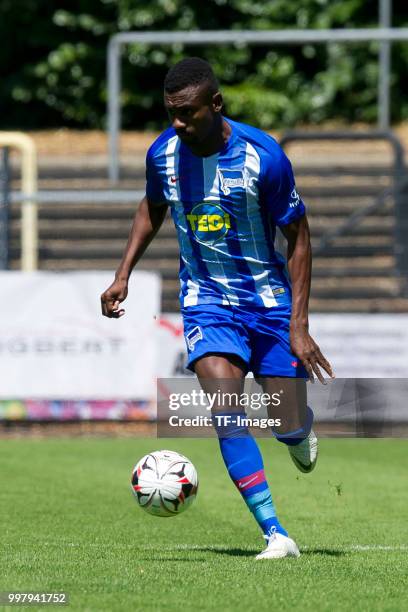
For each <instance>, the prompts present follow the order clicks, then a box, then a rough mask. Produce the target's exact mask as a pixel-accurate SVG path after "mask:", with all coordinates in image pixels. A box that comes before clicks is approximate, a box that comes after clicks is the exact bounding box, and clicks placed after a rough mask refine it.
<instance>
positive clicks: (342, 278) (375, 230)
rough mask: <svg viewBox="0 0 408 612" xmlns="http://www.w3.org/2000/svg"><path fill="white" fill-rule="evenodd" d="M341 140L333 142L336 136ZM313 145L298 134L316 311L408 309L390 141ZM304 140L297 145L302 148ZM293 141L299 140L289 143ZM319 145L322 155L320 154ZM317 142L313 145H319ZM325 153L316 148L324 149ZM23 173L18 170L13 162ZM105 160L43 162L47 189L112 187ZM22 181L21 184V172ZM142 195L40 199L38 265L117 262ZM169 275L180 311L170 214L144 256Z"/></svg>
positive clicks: (138, 181) (167, 296) (13, 256)
mask: <svg viewBox="0 0 408 612" xmlns="http://www.w3.org/2000/svg"><path fill="white" fill-rule="evenodd" d="M332 145H333V143H332ZM332 145H331V144H330V143H326V144H325V145H324V146H321V145H320V146H319V147H318V148H316V147H317V145H316V143H314V145H313V146H314V147H315V148H314V149H313V146H312V145H310V146H312V149H310V150H308V149H307V147H308V146H309V145H308V144H307V143H300V144H299V143H297V144H296V143H295V146H294V149H293V155H292V152H291V150H289V155H290V157H291V158H292V160H293V161H294V167H295V172H296V177H297V185H298V190H299V192H300V193H301V195H302V197H303V199H304V201H305V202H306V204H307V206H308V214H309V220H310V225H311V231H312V246H313V249H314V251H315V257H314V269H313V282H312V298H311V308H312V310H313V311H315V312H406V311H407V310H408V299H407V297H404V292H403V285H402V282H401V278H400V277H399V276H398V273H397V270H396V258H395V240H394V238H395V214H394V212H395V201H394V197H393V195H392V193H391V192H392V185H393V180H394V171H395V169H394V167H393V163H392V156H391V155H390V154H389V151H387V150H386V148H384V147H383V148H381V146H376V145H374V144H373V143H365V144H358V143H357V144H352V146H350V143H348V144H347V145H344V144H343V145H341V146H338V147H336V146H332ZM296 146H297V147H298V149H299V150H298V151H296ZM289 148H290V147H289ZM313 150H314V152H315V153H314V154H313ZM311 151H312V153H311ZM316 152H317V153H316ZM14 174H16V172H15V171H14ZM123 174H124V180H123V183H122V184H121V188H132V189H143V187H144V169H143V167H142V166H139V167H138V168H131V167H127V168H125V169H124V173H123ZM102 177H103V171H102V169H101V168H100V169H98V168H96V169H95V168H92V167H88V168H87V167H85V166H83V167H82V168H81V170H80V172H78V170H77V169H76V170H75V169H73V168H70V167H69V166H68V167H65V168H64V167H62V166H61V165H59V166H53V165H52V163H48V165H47V166H42V167H41V168H40V185H39V188H40V189H47V188H52V189H55V188H56V186H58V188H59V189H69V188H70V189H72V188H75V189H89V188H90V187H92V188H101V187H102V186H105V187H106V183H105V184H104V183H103V178H102ZM13 185H14V187H15V188H17V185H18V183H17V179H16V178H14V181H13ZM382 195H384V197H383V198H382V200H383V201H382V202H381V203H379V205H378V206H377V207H376V209H375V210H374V211H373V212H371V214H368V215H366V216H364V215H362V216H361V218H360V219H359V220H358V222H356V223H355V224H354V225H353V227H352V228H347V230H346V231H345V232H343V233H341V235H339V236H338V237H336V238H334V239H333V240H331V241H330V242H329V243H328V244H326V245H325V246H324V245H323V244H322V242H321V240H322V238H323V237H324V236H325V235H327V232H333V230H335V229H336V228H340V227H341V226H342V224H344V223H345V222H346V221H347V219H348V218H350V215H351V214H353V213H354V214H355V213H356V211H359V210H361V211H362V210H364V209H365V208H366V207H367V206H370V205H372V204H373V203H374V202H375V201H376V199H378V198H379V196H380V197H381V196H382ZM134 208H135V203H134V202H129V203H128V204H115V205H106V204H98V203H93V204H85V203H84V204H81V203H78V204H59V203H57V202H56V203H55V204H40V205H39V245H40V251H39V267H40V269H42V270H78V269H93V270H96V269H99V270H100V269H108V270H109V269H112V270H113V269H115V267H116V266H117V263H118V261H119V259H120V256H121V253H122V250H123V247H124V244H125V241H126V238H127V234H128V231H129V228H130V222H131V219H132V215H133V213H134ZM19 218H20V212H19V206H18V205H16V204H14V205H13V206H12V211H11V227H10V267H11V269H18V268H19V257H20V246H19V242H20V239H19V230H20V221H19ZM140 268H141V269H147V270H155V271H157V272H159V273H160V274H161V275H162V278H163V293H162V310H163V311H164V312H173V311H177V310H178V299H177V295H178V288H179V281H178V276H177V271H178V245H177V240H176V235H175V230H174V227H173V222H172V220H171V218H170V216H168V217H167V218H166V220H165V223H164V225H163V227H162V228H161V230H160V232H159V234H158V236H157V237H156V239H155V240H154V241H153V243H152V244H151V245H150V247H149V249H148V251H147V253H146V254H145V256H144V257H143V260H142V262H141V263H140Z"/></svg>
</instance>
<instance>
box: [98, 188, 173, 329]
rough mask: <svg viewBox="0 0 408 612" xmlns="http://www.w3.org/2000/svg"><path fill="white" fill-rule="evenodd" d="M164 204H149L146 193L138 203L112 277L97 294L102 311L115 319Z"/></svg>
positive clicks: (161, 220) (159, 222) (159, 224)
mask: <svg viewBox="0 0 408 612" xmlns="http://www.w3.org/2000/svg"><path fill="white" fill-rule="evenodd" d="M166 212H167V204H162V205H157V204H152V203H151V202H150V201H149V200H148V198H147V196H145V197H144V198H143V199H142V201H141V202H140V204H139V206H138V209H137V211H136V214H135V216H134V219H133V224H132V229H131V230H130V234H129V238H128V241H127V245H126V248H125V251H124V253H123V256H122V260H121V262H120V264H119V267H118V269H117V271H116V274H115V280H114V281H113V283H112V284H111V285H110V287H108V289H106V291H104V292H103V293H102V295H101V306H102V314H103V315H104V316H105V317H110V318H114V319H118V318H119V317H121V316H122V315H124V314H125V311H124V310H123V308H119V305H120V303H121V302H123V300H125V299H126V297H127V294H128V282H129V277H130V274H131V272H132V270H133V268H134V267H135V265H136V264H137V262H138V261H139V259H140V258H141V256H142V255H143V253H144V252H145V250H146V249H147V247H148V246H149V244H150V242H151V241H152V240H153V238H154V236H155V235H156V233H157V232H158V230H159V228H160V226H161V225H162V223H163V221H164V218H165V216H166Z"/></svg>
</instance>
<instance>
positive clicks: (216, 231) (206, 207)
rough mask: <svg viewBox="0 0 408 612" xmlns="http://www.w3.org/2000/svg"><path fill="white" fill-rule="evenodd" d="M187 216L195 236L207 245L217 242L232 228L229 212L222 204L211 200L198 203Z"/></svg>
mask: <svg viewBox="0 0 408 612" xmlns="http://www.w3.org/2000/svg"><path fill="white" fill-rule="evenodd" d="M186 218H187V221H188V224H189V226H190V229H191V230H192V232H194V236H195V237H196V238H197V240H198V241H199V242H201V243H202V244H205V245H213V244H215V243H216V242H218V240H221V239H222V238H224V236H225V235H226V234H227V232H228V230H229V229H230V228H231V219H230V216H229V214H228V213H226V212H225V211H224V210H223V209H222V208H221V206H218V205H216V204H212V203H210V202H209V203H208V204H207V203H202V204H197V206H194V208H193V210H192V211H191V213H189V214H188V215H186Z"/></svg>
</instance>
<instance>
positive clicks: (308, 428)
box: [258, 347, 318, 473]
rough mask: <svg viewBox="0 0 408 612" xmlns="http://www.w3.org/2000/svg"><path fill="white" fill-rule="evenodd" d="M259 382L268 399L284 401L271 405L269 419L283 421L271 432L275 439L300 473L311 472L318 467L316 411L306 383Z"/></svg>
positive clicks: (299, 380) (266, 379) (294, 380)
mask: <svg viewBox="0 0 408 612" xmlns="http://www.w3.org/2000/svg"><path fill="white" fill-rule="evenodd" d="M280 350H282V349H281V347H280ZM258 382H259V383H260V384H261V386H262V389H263V391H264V393H267V394H268V395H269V397H271V396H273V394H279V397H280V400H281V401H280V404H279V405H278V406H275V405H272V404H269V406H268V416H269V417H270V418H273V419H279V421H280V426H279V428H273V429H272V432H273V434H274V436H275V437H276V439H277V440H279V441H280V442H283V443H284V444H286V445H287V447H288V450H289V454H290V456H291V458H292V460H293V463H294V464H295V465H296V467H297V468H298V469H299V470H300V471H301V472H304V473H308V472H311V471H312V470H313V469H314V467H315V466H316V461H317V456H318V444H317V437H316V435H315V433H314V431H313V429H312V425H313V411H312V410H311V408H309V406H308V405H307V390H306V380H305V379H304V378H290V377H280V376H279V377H278V376H276V377H262V378H258Z"/></svg>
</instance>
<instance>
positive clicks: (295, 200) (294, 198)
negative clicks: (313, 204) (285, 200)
mask: <svg viewBox="0 0 408 612" xmlns="http://www.w3.org/2000/svg"><path fill="white" fill-rule="evenodd" d="M290 197H291V198H292V201H291V202H289V206H290V208H296V206H297V205H298V204H299V201H300V197H299V194H298V192H297V191H296V187H294V188H293V189H292V193H291V194H290Z"/></svg>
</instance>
